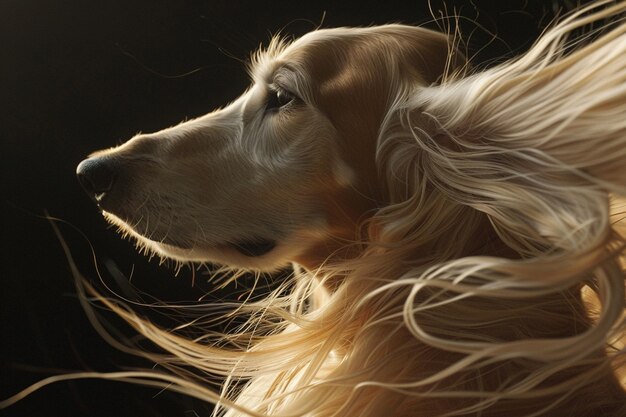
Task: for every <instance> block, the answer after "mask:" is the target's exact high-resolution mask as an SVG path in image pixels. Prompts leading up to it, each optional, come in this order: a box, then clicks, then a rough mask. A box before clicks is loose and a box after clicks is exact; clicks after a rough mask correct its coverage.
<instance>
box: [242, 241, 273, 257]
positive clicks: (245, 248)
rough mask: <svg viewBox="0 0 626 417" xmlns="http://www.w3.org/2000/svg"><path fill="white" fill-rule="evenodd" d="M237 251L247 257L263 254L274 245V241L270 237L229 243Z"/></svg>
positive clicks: (269, 250)
mask: <svg viewBox="0 0 626 417" xmlns="http://www.w3.org/2000/svg"><path fill="white" fill-rule="evenodd" d="M231 246H232V247H233V248H234V249H235V250H237V252H239V253H240V254H242V255H244V256H247V257H249V258H255V257H258V256H263V255H265V254H267V253H269V252H271V251H272V249H274V248H275V247H276V241H274V240H270V239H254V240H248V241H242V242H236V243H233V244H232V245H231Z"/></svg>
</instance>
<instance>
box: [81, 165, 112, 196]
mask: <svg viewBox="0 0 626 417" xmlns="http://www.w3.org/2000/svg"><path fill="white" fill-rule="evenodd" d="M112 165H113V164H112V161H110V160H108V159H107V158H98V157H95V158H89V159H85V160H84V161H83V162H81V163H80V164H78V167H76V176H77V177H78V181H79V182H80V185H82V187H83V188H84V189H85V191H86V192H87V194H88V195H89V197H91V198H92V199H93V200H94V201H95V202H96V203H99V202H100V201H101V200H102V199H103V198H104V196H105V195H106V193H107V192H109V191H111V188H113V183H114V182H115V171H114V170H113V166H112Z"/></svg>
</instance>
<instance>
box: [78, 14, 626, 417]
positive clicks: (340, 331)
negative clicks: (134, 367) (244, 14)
mask: <svg viewBox="0 0 626 417" xmlns="http://www.w3.org/2000/svg"><path fill="white" fill-rule="evenodd" d="M624 12H626V3H624V2H619V3H608V4H605V3H600V4H595V5H593V6H588V7H587V8H585V9H582V10H580V11H578V12H576V13H573V14H572V15H570V16H569V17H567V18H566V19H564V20H562V21H561V22H560V23H559V24H557V25H555V26H554V27H552V28H551V29H550V30H548V31H547V32H545V33H544V34H543V35H542V37H541V38H540V39H539V40H538V41H537V42H536V43H535V44H534V46H533V47H532V48H531V49H530V50H529V51H528V52H527V53H525V54H524V55H522V56H520V57H518V58H515V59H512V60H510V61H507V62H505V63H503V64H499V65H496V66H494V67H492V68H489V69H486V70H483V71H478V72H476V71H472V70H471V69H469V68H468V66H467V62H466V59H465V57H464V55H463V54H462V53H460V52H459V51H457V48H455V46H454V45H453V42H452V40H451V39H450V38H449V37H448V36H446V35H444V34H441V33H438V32H434V31H431V30H427V29H424V28H419V27H410V26H403V25H385V26H376V27H367V28H336V29H320V30H317V31H314V32H311V33H309V34H307V35H305V36H303V37H302V38H300V39H297V40H295V41H293V42H285V41H281V40H278V39H275V40H273V41H272V43H271V44H270V45H269V47H268V48H267V49H265V50H263V51H261V52H259V53H257V54H256V55H255V56H254V59H253V62H252V64H251V65H250V74H251V78H252V85H251V87H250V88H249V89H248V90H247V91H246V92H245V93H244V94H243V95H242V96H241V97H239V98H238V99H236V100H235V101H234V102H232V103H231V104H229V105H227V106H225V107H224V108H222V109H219V110H216V111H214V112H212V113H209V114H207V115H205V116H202V117H199V118H197V119H194V120H190V121H186V122H184V123H182V124H180V125H177V126H174V127H171V128H168V129H165V130H162V131H159V132H156V133H152V134H140V135H137V136H136V137H134V138H132V139H130V140H129V141H127V142H126V143H124V144H123V145H121V146H118V147H115V148H112V149H108V150H104V151H99V152H96V153H95V154H92V155H91V156H90V157H89V158H88V159H86V160H85V161H83V162H82V163H81V164H80V165H79V167H78V169H77V174H78V177H79V179H80V181H81V183H82V184H83V186H84V188H85V189H86V190H87V191H88V193H89V194H90V195H91V196H92V198H93V199H94V200H95V201H96V203H97V204H98V206H99V207H100V208H101V210H102V212H103V214H104V216H105V217H106V219H107V220H108V221H109V222H111V223H113V224H115V225H117V226H119V228H120V230H121V231H122V233H124V234H127V235H128V236H130V237H131V238H133V239H134V240H136V241H137V243H138V246H139V247H140V248H141V249H143V250H146V251H147V252H151V253H155V254H158V255H159V256H162V257H167V258H172V259H176V260H179V261H181V262H207V263H216V264H219V265H225V266H226V267H228V268H231V269H232V270H233V271H240V270H241V271H254V272H274V271H277V270H279V269H281V268H284V267H287V266H289V265H293V267H294V273H293V274H292V277H291V278H289V279H288V280H287V281H286V282H284V283H282V284H281V285H280V286H279V288H278V289H277V290H275V291H273V292H271V293H269V294H266V295H265V296H263V297H262V298H259V299H254V300H249V301H247V302H245V303H242V304H241V305H239V306H237V307H236V308H234V312H232V313H229V315H228V317H226V315H225V316H224V320H226V319H229V318H231V317H232V315H233V314H234V315H240V316H241V317H244V318H245V320H244V323H243V324H242V325H240V326H239V327H238V328H237V329H236V331H234V332H231V333H228V334H224V333H219V332H217V331H214V330H209V329H207V330H206V332H207V334H206V335H205V336H204V337H202V338H199V339H190V338H187V337H185V336H184V335H182V334H179V333H177V332H176V331H172V330H171V329H161V328H159V327H158V326H157V325H155V324H153V323H151V322H149V321H147V320H146V319H143V318H141V317H139V316H138V315H137V314H135V313H134V312H133V310H132V309H131V308H130V307H128V306H126V305H125V304H123V303H121V302H116V301H114V300H111V299H108V298H104V297H100V301H101V302H102V303H103V304H105V305H106V306H108V307H109V308H110V309H112V310H114V311H115V312H117V313H118V314H119V315H120V316H121V317H123V318H124V319H125V320H126V321H128V323H130V324H131V325H132V326H133V327H134V328H135V329H136V330H137V331H138V332H139V333H141V334H142V335H143V336H144V337H145V338H147V339H148V340H150V341H152V342H154V344H155V345H156V346H158V347H159V348H160V349H161V350H159V351H154V352H147V351H141V352H136V353H137V354H141V355H144V356H145V357H147V358H149V359H151V360H153V361H155V363H157V364H158V365H159V366H158V367H157V368H156V369H155V370H147V371H133V372H120V373H117V374H111V375H108V376H106V375H105V377H109V378H116V379H124V380H128V381H131V382H138V383H143V384H148V385H155V386H163V387H168V389H172V390H174V391H179V392H182V393H185V394H187V395H191V396H194V397H197V398H201V399H203V400H206V401H208V402H212V403H214V404H215V407H216V408H215V411H214V415H216V416H217V415H220V416H221V415H224V416H245V415H250V416H285V417H286V416H311V417H322V416H371V417H377V416H415V417H436V416H483V417H497V416H498V417H499V416H509V417H519V416H572V417H575V416H579V417H583V416H597V415H603V416H626V394H625V392H624V388H623V387H624V384H625V381H624V378H625V376H624V368H625V364H624V355H625V353H626V350H625V347H624V341H623V337H624V330H625V321H624V307H625V293H624V279H625V277H626V275H625V272H624V269H623V266H622V260H621V257H622V254H623V252H624V248H625V240H624V235H623V234H622V233H621V232H620V228H621V223H620V222H619V220H621V218H620V213H622V211H623V207H622V206H621V203H620V202H621V200H620V196H623V195H625V194H626V25H624V24H623V23H621V21H619V16H620V15H622V16H623V14H624ZM606 18H613V19H614V21H617V23H607V26H606V27H605V28H604V30H603V31H602V32H601V33H594V34H595V35H597V36H590V38H591V40H586V41H585V39H583V40H579V41H576V42H572V41H571V39H568V34H570V33H572V32H573V31H575V30H577V29H580V28H582V27H585V25H588V24H589V23H592V22H599V21H602V20H603V19H606ZM235 273H236V272H235ZM96 296H97V295H96ZM206 375H210V376H217V377H221V378H223V379H224V380H225V382H224V384H223V385H222V387H221V388H220V390H218V391H213V390H212V389H211V386H210V384H208V383H207V382H206V380H205V379H204V378H206Z"/></svg>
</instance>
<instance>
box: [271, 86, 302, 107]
mask: <svg viewBox="0 0 626 417" xmlns="http://www.w3.org/2000/svg"><path fill="white" fill-rule="evenodd" d="M295 100H296V96H295V95H293V94H291V93H290V92H288V91H285V90H281V89H276V90H271V91H270V95H269V96H268V99H267V104H266V105H265V110H266V111H277V110H279V109H280V108H281V107H284V106H286V105H288V104H290V103H292V102H294V101H295Z"/></svg>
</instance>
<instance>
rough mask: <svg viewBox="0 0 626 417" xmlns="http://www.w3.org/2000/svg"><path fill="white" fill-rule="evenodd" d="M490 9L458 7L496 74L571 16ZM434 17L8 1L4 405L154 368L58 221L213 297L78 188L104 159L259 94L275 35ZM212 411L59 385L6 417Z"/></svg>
mask: <svg viewBox="0 0 626 417" xmlns="http://www.w3.org/2000/svg"><path fill="white" fill-rule="evenodd" d="M475 3H477V4H476V5H470V4H468V3H463V2H459V1H448V2H447V6H448V11H449V12H452V10H453V9H454V8H455V7H456V10H457V12H459V13H460V14H461V15H462V16H464V18H466V19H462V20H461V24H462V27H463V29H464V34H465V38H468V37H470V34H471V35H472V36H471V39H470V41H469V44H468V47H469V50H470V51H471V52H473V53H477V55H476V58H475V62H477V63H483V64H484V63H488V62H491V63H492V62H494V59H495V58H496V57H502V56H512V55H514V54H516V53H519V52H520V51H522V50H524V49H526V48H527V47H528V46H529V45H530V42H531V41H532V40H533V39H535V38H536V36H537V35H538V33H539V32H540V30H541V29H542V28H543V27H544V26H545V24H546V23H547V22H548V21H549V20H550V19H551V18H552V17H553V16H554V11H555V9H557V8H558V7H559V6H565V8H569V7H571V4H568V2H557V1H543V2H542V1H534V2H531V1H506V2H500V1H490V2H487V1H476V2H475ZM432 7H433V10H434V11H435V12H436V13H437V11H438V10H441V9H442V3H441V2H440V1H437V0H433V1H432ZM323 16H324V18H323ZM322 18H323V21H322ZM430 19H431V16H430V13H429V10H428V5H427V2H426V1H413V2H409V1H406V2H393V1H366V0H361V1H357V2H351V1H344V2H339V1H337V2H333V3H331V2H329V3H327V4H323V3H321V2H296V1H273V2H268V1H258V2H252V1H248V2H246V1H240V0H230V1H209V0H203V1H178V0H171V1H158V0H155V1H147V0H140V1H128V0H127V1H119V0H108V1H107V0H102V1H97V0H64V1H45V0H40V1H36V0H0V106H2V109H0V138H1V140H2V147H1V148H0V157H1V164H0V166H1V169H2V171H1V181H2V198H1V204H2V205H1V207H2V211H3V213H2V217H1V218H2V227H1V230H2V245H3V247H2V250H1V251H0V253H2V263H1V265H2V272H1V276H0V280H1V281H0V318H1V320H0V323H1V326H2V327H1V329H0V337H1V340H0V347H1V349H0V360H1V362H0V381H1V382H0V383H1V386H0V397H1V398H3V399H4V398H6V397H8V396H9V395H12V394H14V393H15V392H17V391H18V390H20V389H22V388H24V387H26V386H28V385H29V384H31V383H33V382H35V381H37V380H39V379H41V378H44V377H46V376H49V375H53V374H55V373H60V372H63V371H75V370H99V371H107V370H119V369H121V368H128V367H132V366H141V365H143V366H150V364H149V363H145V362H141V361H138V360H137V359H135V358H131V357H128V356H127V355H123V354H120V353H118V352H116V351H115V350H114V349H113V348H111V347H109V346H108V345H107V344H106V343H105V342H104V341H103V340H102V339H101V338H100V336H98V335H97V333H96V332H95V331H94V330H93V329H92V328H91V326H90V325H89V323H88V321H87V319H86V318H85V314H84V312H83V311H82V309H81V307H80V305H79V303H78V300H77V298H76V296H75V290H74V287H73V281H72V277H71V274H70V272H69V268H68V266H67V262H66V259H65V257H64V255H63V252H62V250H61V246H60V244H59V241H58V240H57V239H56V237H55V235H54V233H53V232H52V229H51V227H50V225H49V223H48V222H47V221H46V220H45V219H43V213H44V210H47V211H48V212H49V213H50V215H51V216H54V217H56V218H60V219H63V220H65V221H67V222H69V223H70V224H71V225H73V226H75V227H76V228H77V229H78V230H80V231H82V232H83V233H84V234H85V235H86V236H87V237H88V239H89V241H90V242H91V243H92V244H93V246H94V248H95V252H96V254H97V256H98V258H99V259H100V260H107V259H110V260H113V261H114V262H115V263H116V264H117V266H118V267H119V269H120V270H121V271H123V272H124V273H125V274H129V273H130V271H131V269H133V268H134V272H133V284H134V285H135V286H136V288H137V289H138V290H139V291H145V292H147V293H149V294H152V295H154V296H156V297H158V298H160V299H164V300H168V301H177V300H196V299H198V298H199V297H201V296H202V295H203V294H204V292H205V291H206V289H207V284H206V283H205V282H204V281H206V280H204V281H203V279H202V275H199V276H196V278H195V285H192V280H191V274H190V273H189V271H183V272H182V273H181V274H179V275H178V276H177V277H173V276H174V274H173V270H172V268H168V267H167V266H159V265H158V262H156V261H155V260H153V261H151V262H149V261H148V260H147V259H146V258H144V257H142V256H140V255H137V254H136V253H135V251H134V249H133V245H132V244H131V243H129V242H126V241H122V240H121V239H119V237H118V236H117V235H116V234H115V231H114V230H113V229H110V228H108V227H107V226H106V224H105V222H104V221H103V220H102V218H101V216H100V215H99V213H98V212H97V210H96V208H95V207H94V205H93V204H92V203H91V201H90V200H89V199H88V198H87V196H86V195H84V193H83V192H82V191H81V189H80V187H79V185H78V183H77V181H76V180H75V178H74V171H75V167H76V165H77V164H78V162H80V161H81V160H82V159H83V158H84V157H85V156H86V155H87V154H88V153H90V152H92V151H94V150H97V149H101V148H105V147H110V146H113V145H116V144H119V143H122V142H123V141H124V140H126V139H128V138H130V137H131V136H132V135H134V134H135V133H137V132H139V131H143V132H150V131H155V130H159V129H162V128H164V127H168V126H171V125H173V124H176V123H178V122H180V121H181V120H183V119H185V118H190V117H195V116H199V115H201V114H204V113H206V112H208V111H210V110H212V109H213V108H215V107H217V106H220V105H223V104H225V103H227V102H229V101H231V100H232V99H234V98H236V97H237V96H238V95H239V94H240V93H241V92H242V91H243V90H244V89H245V87H246V86H247V83H248V79H247V74H246V72H245V66H244V65H242V62H241V61H242V60H243V61H245V60H247V58H248V56H249V53H250V52H251V51H253V50H255V49H256V48H257V47H258V46H259V45H260V44H261V43H265V44H267V41H268V40H269V38H270V34H274V33H277V32H279V31H280V32H282V33H283V34H285V35H295V36H298V35H301V34H303V33H306V32H308V31H310V30H313V29H314V28H315V27H317V26H318V25H319V24H321V26H322V27H336V26H363V25H370V24H382V23H386V22H402V23H409V24H422V23H425V22H427V21H429V20H430ZM429 26H430V27H433V28H434V27H435V26H434V25H432V24H430V25H429ZM479 26H482V27H483V28H482V29H481V28H479ZM489 32H492V33H491V34H490V33H489ZM493 34H497V37H495V38H494V36H493ZM188 73H190V74H188ZM185 74H188V75H185ZM61 230H62V232H63V234H64V236H65V238H66V239H67V241H68V243H69V245H70V247H71V250H72V253H73V255H74V256H75V257H76V260H77V263H78V265H79V267H80V268H81V270H82V271H83V273H84V274H85V275H87V276H88V277H89V278H91V279H93V280H97V275H96V273H95V271H94V268H93V262H92V259H91V252H90V250H89V245H88V244H87V242H86V241H85V240H84V239H83V238H81V237H80V234H79V233H78V232H77V231H75V230H74V229H73V228H72V227H70V226H67V225H61ZM107 279H109V280H110V278H107V275H106V274H104V280H105V281H106V280H107ZM209 412H210V406H209V405H206V404H203V403H201V402H199V401H196V400H191V399H188V398H185V397H183V396H180V395H174V394H170V393H167V392H164V393H159V392H158V390H154V389H146V388H139V387H135V386H130V385H128V384H123V383H116V382H107V381H86V380H81V381H75V382H71V383H58V384H54V385H52V386H48V387H46V388H44V389H43V390H41V391H39V392H37V393H36V394H34V395H32V396H30V397H28V398H27V399H25V400H23V401H21V402H20V403H18V404H17V405H15V406H14V407H11V408H10V409H8V410H2V411H0V415H14V416H30V417H37V416H42V417H43V416H46V417H54V416H120V417H121V416H131V415H132V416H188V417H195V416H206V415H208V414H209Z"/></svg>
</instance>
